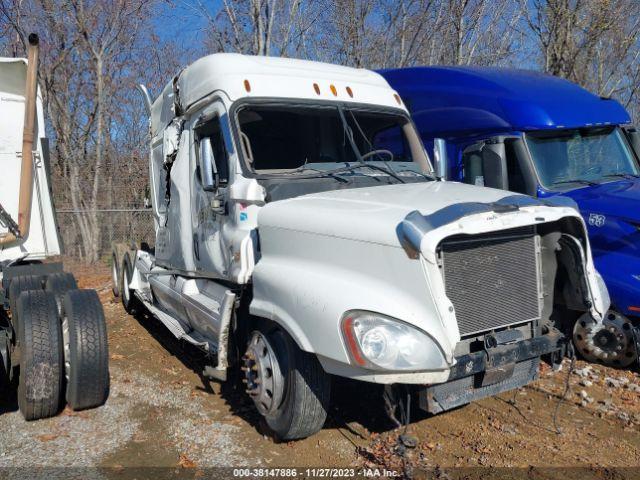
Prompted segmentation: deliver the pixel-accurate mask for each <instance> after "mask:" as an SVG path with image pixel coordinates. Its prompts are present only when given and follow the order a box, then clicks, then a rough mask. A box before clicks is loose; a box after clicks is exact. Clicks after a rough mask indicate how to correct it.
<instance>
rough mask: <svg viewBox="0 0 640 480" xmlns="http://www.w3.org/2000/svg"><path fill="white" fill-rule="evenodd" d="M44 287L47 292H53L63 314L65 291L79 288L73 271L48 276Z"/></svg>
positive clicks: (59, 311)
mask: <svg viewBox="0 0 640 480" xmlns="http://www.w3.org/2000/svg"><path fill="white" fill-rule="evenodd" d="M44 289H45V290H46V291H47V292H51V293H53V295H54V296H55V298H56V305H57V306H58V313H59V314H60V315H62V299H63V298H64V295H65V293H67V292H68V291H69V290H77V289H78V284H77V283H76V279H75V278H74V276H73V275H72V274H71V273H68V272H60V273H54V274H51V275H49V276H47V279H46V280H45V284H44Z"/></svg>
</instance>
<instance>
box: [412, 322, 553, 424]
mask: <svg viewBox="0 0 640 480" xmlns="http://www.w3.org/2000/svg"><path fill="white" fill-rule="evenodd" d="M564 344H565V337H564V335H562V334H561V333H560V332H557V331H553V332H550V333H547V334H545V335H541V336H538V337H534V338H531V339H528V340H521V341H518V342H515V343H506V344H502V345H496V346H494V347H490V348H485V350H483V351H479V352H474V353H470V354H467V355H462V356H460V357H457V358H456V360H457V362H456V364H455V365H453V366H452V367H451V369H450V371H449V378H448V380H447V381H446V382H445V383H441V384H438V385H431V386H428V387H426V388H423V389H421V390H420V392H419V401H420V407H421V408H422V409H423V410H426V411H427V412H429V413H440V412H443V411H446V410H450V409H452V408H455V407H458V406H460V405H464V404H466V403H469V402H472V401H475V400H479V399H481V398H485V397H489V396H492V395H496V394H498V393H501V392H504V391H507V390H512V389H514V388H518V387H521V386H523V385H526V384H527V383H529V382H531V381H533V380H535V379H536V378H537V376H538V366H539V364H540V357H542V356H543V355H548V354H553V353H555V352H559V351H561V350H562V348H563V347H564Z"/></svg>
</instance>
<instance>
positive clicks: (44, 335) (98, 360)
mask: <svg viewBox="0 0 640 480" xmlns="http://www.w3.org/2000/svg"><path fill="white" fill-rule="evenodd" d="M8 290H9V292H8V293H9V304H10V308H11V324H12V327H13V330H14V338H15V352H16V353H15V354H14V358H13V359H12V360H13V363H14V364H18V365H19V366H20V377H19V381H18V406H19V407H20V411H21V412H22V414H23V416H24V418H25V419H26V420H37V419H40V418H45V417H50V416H53V415H55V414H56V413H57V412H58V411H59V410H60V409H61V408H62V407H63V406H64V404H65V403H68V404H69V406H70V407H71V408H72V409H74V410H81V409H86V408H92V407H97V406H99V405H102V404H103V403H104V402H105V401H106V399H107V397H108V394H109V367H108V360H109V354H108V347H107V330H106V325H105V320H104V313H103V310H102V305H101V303H100V299H99V298H98V295H97V293H96V292H95V291H94V290H79V289H78V286H77V283H76V280H75V278H74V277H73V275H72V274H70V273H66V272H60V273H54V274H50V275H47V276H37V275H25V276H18V277H15V278H13V279H11V283H10V285H9V289H8Z"/></svg>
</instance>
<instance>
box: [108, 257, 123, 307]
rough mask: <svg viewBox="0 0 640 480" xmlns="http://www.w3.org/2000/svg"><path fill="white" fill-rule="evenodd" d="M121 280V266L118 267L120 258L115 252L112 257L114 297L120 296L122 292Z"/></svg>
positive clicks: (112, 288) (112, 289)
mask: <svg viewBox="0 0 640 480" xmlns="http://www.w3.org/2000/svg"><path fill="white" fill-rule="evenodd" d="M120 280H121V275H120V266H119V265H118V257H117V255H116V253H115V252H114V253H113V254H112V255H111V291H112V292H113V296H114V297H119V296H120V291H121V290H122V287H121V284H120Z"/></svg>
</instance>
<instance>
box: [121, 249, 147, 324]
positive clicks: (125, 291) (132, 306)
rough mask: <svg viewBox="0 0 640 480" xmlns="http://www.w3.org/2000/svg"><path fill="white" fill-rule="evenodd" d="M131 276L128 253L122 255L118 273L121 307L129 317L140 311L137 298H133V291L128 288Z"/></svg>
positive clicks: (131, 269) (131, 266)
mask: <svg viewBox="0 0 640 480" xmlns="http://www.w3.org/2000/svg"><path fill="white" fill-rule="evenodd" d="M132 276H133V265H132V263H131V259H130V257H129V254H128V253H125V254H124V258H123V259H122V268H121V272H120V278H121V281H120V285H122V289H121V291H120V292H121V295H120V297H121V300H122V306H123V307H124V309H125V310H126V311H127V313H128V314H130V315H135V314H136V313H139V312H140V311H141V310H142V304H141V303H140V300H139V299H138V297H136V296H135V294H134V292H133V290H131V289H130V288H129V283H131V277H132Z"/></svg>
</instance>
